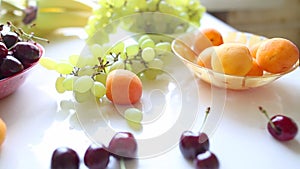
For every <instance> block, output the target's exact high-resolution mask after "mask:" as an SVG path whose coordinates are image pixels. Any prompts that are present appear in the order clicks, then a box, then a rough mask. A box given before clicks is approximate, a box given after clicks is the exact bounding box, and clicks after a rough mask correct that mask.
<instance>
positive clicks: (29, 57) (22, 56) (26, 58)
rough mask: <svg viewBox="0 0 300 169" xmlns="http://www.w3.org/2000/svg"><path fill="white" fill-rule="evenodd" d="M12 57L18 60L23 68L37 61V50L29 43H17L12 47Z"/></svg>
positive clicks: (38, 53)
mask: <svg viewBox="0 0 300 169" xmlns="http://www.w3.org/2000/svg"><path fill="white" fill-rule="evenodd" d="M12 50H13V55H14V57H16V58H18V59H19V60H20V61H21V62H22V63H23V65H24V66H25V67H27V65H30V64H31V63H34V62H36V61H38V60H39V58H40V50H39V48H38V47H37V46H36V45H35V44H33V43H30V42H18V43H16V45H15V46H14V47H13V49H12Z"/></svg>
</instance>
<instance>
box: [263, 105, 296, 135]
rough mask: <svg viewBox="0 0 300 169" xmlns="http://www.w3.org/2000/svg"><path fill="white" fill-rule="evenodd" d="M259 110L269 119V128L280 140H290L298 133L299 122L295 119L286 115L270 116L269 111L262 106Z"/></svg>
mask: <svg viewBox="0 0 300 169" xmlns="http://www.w3.org/2000/svg"><path fill="white" fill-rule="evenodd" d="M259 110H260V111H261V112H262V113H263V114H265V115H266V117H267V118H268V119H269V122H268V125H267V128H268V131H269V133H270V134H271V135H272V136H273V137H274V138H275V139H277V140H279V141H289V140H292V139H294V138H295V137H296V135H297V133H298V127H297V124H296V123H295V122H294V121H293V119H291V118H289V117H287V116H284V115H275V116H273V117H272V118H269V116H268V113H267V111H266V110H264V109H263V108H262V107H259Z"/></svg>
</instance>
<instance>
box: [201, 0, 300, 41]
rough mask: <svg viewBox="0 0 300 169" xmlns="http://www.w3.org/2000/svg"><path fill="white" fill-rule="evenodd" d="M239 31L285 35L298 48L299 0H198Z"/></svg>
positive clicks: (275, 35) (265, 34)
mask: <svg viewBox="0 0 300 169" xmlns="http://www.w3.org/2000/svg"><path fill="white" fill-rule="evenodd" d="M200 1H201V3H202V4H203V5H204V6H205V7H206V9H207V12H208V13H211V14H213V15H214V16H216V17H218V18H220V19H221V20H223V21H225V22H226V23H228V24H229V25H231V26H232V27H234V28H236V29H238V30H239V31H246V32H251V33H255V34H259V35H263V36H266V37H269V38H271V37H284V38H287V39H289V40H291V41H293V42H294V43H295V44H297V46H298V47H300V0H200Z"/></svg>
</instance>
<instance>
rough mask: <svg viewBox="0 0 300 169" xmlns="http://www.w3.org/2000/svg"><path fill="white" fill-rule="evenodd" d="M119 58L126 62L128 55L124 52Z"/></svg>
mask: <svg viewBox="0 0 300 169" xmlns="http://www.w3.org/2000/svg"><path fill="white" fill-rule="evenodd" d="M119 58H120V59H122V60H126V54H125V53H124V52H123V53H121V54H120V55H119Z"/></svg>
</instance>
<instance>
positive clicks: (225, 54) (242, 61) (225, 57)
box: [211, 43, 253, 76]
mask: <svg viewBox="0 0 300 169" xmlns="http://www.w3.org/2000/svg"><path fill="white" fill-rule="evenodd" d="M215 49H216V50H215V51H216V52H214V53H213V54H212V58H211V66H212V69H213V70H215V71H217V72H220V73H224V74H228V75H236V76H245V75H246V74H247V73H248V72H249V71H250V69H251V68H252V60H253V59H252V56H251V54H250V51H249V49H248V47H247V46H245V45H244V44H241V43H224V44H222V45H220V46H218V47H216V48H215Z"/></svg>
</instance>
